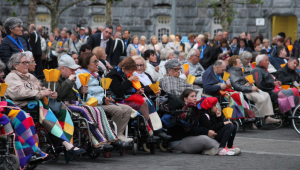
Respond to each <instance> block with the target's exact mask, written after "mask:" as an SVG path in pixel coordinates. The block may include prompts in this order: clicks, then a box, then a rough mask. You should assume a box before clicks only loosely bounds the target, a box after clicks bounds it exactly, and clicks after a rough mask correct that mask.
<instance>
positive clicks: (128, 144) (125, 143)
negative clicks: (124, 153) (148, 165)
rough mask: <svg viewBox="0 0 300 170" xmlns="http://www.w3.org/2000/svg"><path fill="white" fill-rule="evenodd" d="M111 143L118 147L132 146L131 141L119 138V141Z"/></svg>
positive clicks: (127, 147) (126, 147)
mask: <svg viewBox="0 0 300 170" xmlns="http://www.w3.org/2000/svg"><path fill="white" fill-rule="evenodd" d="M111 145H112V146H113V147H114V148H116V149H130V148H132V144H131V143H128V142H123V141H121V140H117V141H115V142H113V143H111Z"/></svg>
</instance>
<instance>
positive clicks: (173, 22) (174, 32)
mask: <svg viewBox="0 0 300 170" xmlns="http://www.w3.org/2000/svg"><path fill="white" fill-rule="evenodd" d="M171 13H172V17H171V27H172V28H171V33H172V34H173V35H175V34H176V0H172V12H171Z"/></svg>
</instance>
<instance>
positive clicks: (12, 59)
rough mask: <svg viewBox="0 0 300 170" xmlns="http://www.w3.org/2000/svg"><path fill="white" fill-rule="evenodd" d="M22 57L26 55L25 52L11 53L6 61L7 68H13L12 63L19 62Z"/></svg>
mask: <svg viewBox="0 0 300 170" xmlns="http://www.w3.org/2000/svg"><path fill="white" fill-rule="evenodd" d="M23 57H26V54H25V53H22V52H19V53H15V54H13V55H12V56H11V57H10V59H9V60H8V62H7V68H8V70H10V71H11V70H15V69H16V68H15V67H14V64H17V63H18V62H20V61H21V59H22V58H23Z"/></svg>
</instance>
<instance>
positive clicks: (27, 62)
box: [17, 61, 30, 65]
mask: <svg viewBox="0 0 300 170" xmlns="http://www.w3.org/2000/svg"><path fill="white" fill-rule="evenodd" d="M17 63H19V64H20V63H22V64H23V65H27V64H30V61H23V62H17Z"/></svg>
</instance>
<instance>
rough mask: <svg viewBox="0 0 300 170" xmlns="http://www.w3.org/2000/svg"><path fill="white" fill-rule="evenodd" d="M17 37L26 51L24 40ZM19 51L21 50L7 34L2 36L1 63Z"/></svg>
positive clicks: (0, 47)
mask: <svg viewBox="0 0 300 170" xmlns="http://www.w3.org/2000/svg"><path fill="white" fill-rule="evenodd" d="M19 39H20V41H21V43H22V45H23V48H24V51H28V47H27V43H26V41H25V40H24V39H23V38H21V37H19ZM17 42H18V41H17ZM19 52H22V51H20V49H19V47H18V46H17V45H15V44H14V43H13V42H12V41H11V40H10V39H9V38H8V37H7V36H6V37H5V38H3V40H2V43H1V45H0V59H1V60H2V62H3V63H7V61H8V60H9V58H10V57H11V55H13V54H14V53H19Z"/></svg>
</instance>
